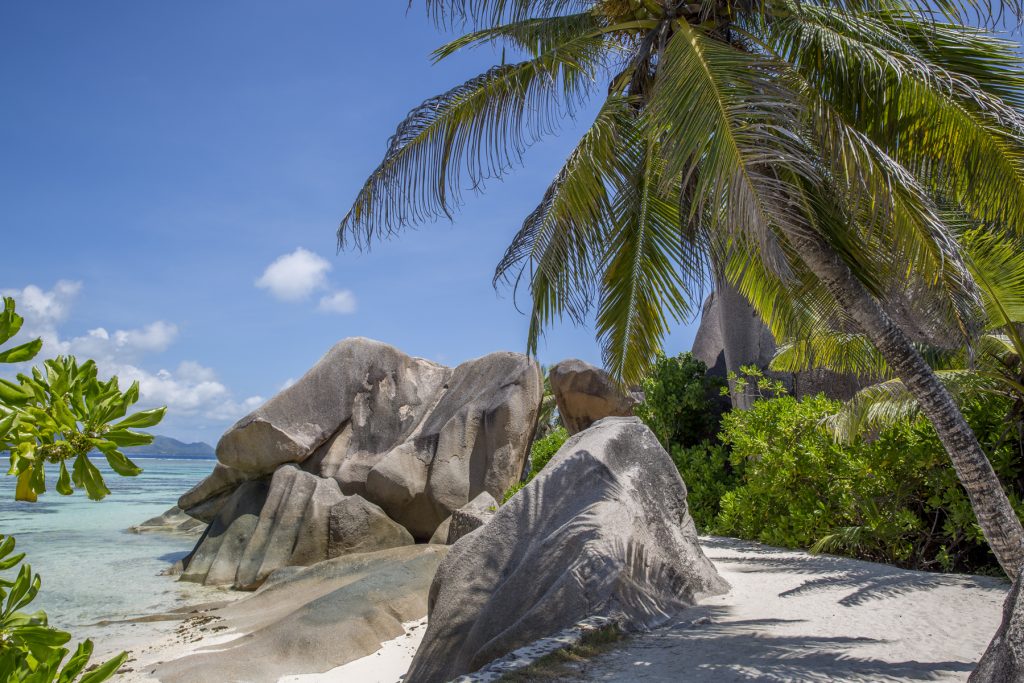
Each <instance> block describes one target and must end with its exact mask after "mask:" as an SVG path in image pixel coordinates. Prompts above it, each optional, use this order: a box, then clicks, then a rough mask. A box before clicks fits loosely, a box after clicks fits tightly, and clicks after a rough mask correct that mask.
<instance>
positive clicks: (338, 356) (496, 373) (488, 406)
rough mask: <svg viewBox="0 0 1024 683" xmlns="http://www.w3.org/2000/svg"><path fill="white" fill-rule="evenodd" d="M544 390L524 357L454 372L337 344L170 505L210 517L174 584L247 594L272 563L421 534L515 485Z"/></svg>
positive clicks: (370, 346) (363, 346)
mask: <svg viewBox="0 0 1024 683" xmlns="http://www.w3.org/2000/svg"><path fill="white" fill-rule="evenodd" d="M542 391H543V385H542V380H541V375H540V368H539V366H538V365H537V364H536V362H534V361H532V360H530V359H528V358H527V357H526V356H523V355H521V354H516V353H507V352H501V353H493V354H490V355H488V356H484V357H482V358H477V359H474V360H471V361H467V362H466V363H463V364H462V365H460V366H458V367H456V368H454V369H452V368H447V367H444V366H442V365H438V364H436V363H432V362H430V361H426V360H423V359H419V358H413V357H411V356H407V355H406V354H404V353H402V352H400V351H398V350H397V349H394V348H392V347H390V346H388V345H386V344H382V343H380V342H375V341H371V340H367V339H360V338H354V339H346V340H344V341H341V342H339V343H338V344H337V345H335V346H334V348H332V349H331V350H330V351H329V352H328V353H327V354H326V355H325V356H324V357H323V358H322V359H321V360H320V361H319V362H317V364H316V365H315V366H314V367H313V368H312V369H310V371H309V372H307V373H306V374H305V375H303V377H302V378H301V379H299V381H298V382H296V383H295V384H294V385H292V386H291V387H289V388H287V389H285V390H283V391H282V392H281V393H279V394H278V395H276V396H274V397H273V398H272V399H270V400H269V401H267V403H266V404H264V405H263V406H261V407H260V408H258V409H257V410H255V411H254V412H253V413H251V414H250V415H248V416H246V417H244V418H242V419H241V420H239V421H238V422H237V423H236V424H235V425H234V426H232V427H231V428H230V429H229V430H228V431H227V432H226V433H225V434H224V436H223V437H222V438H221V440H220V442H219V443H218V445H217V457H218V460H219V463H218V464H217V466H216V467H215V469H214V471H213V473H211V474H210V476H209V477H207V478H206V479H205V480H203V481H202V482H200V483H199V484H198V485H196V486H195V487H194V488H193V489H192V490H190V491H189V492H188V493H186V494H185V495H183V496H182V497H181V499H179V506H180V507H181V508H182V509H183V510H185V512H187V513H188V514H189V515H192V516H194V517H196V518H197V519H201V520H203V521H208V522H211V527H210V529H209V530H208V531H207V533H206V534H205V535H204V536H203V538H202V539H200V542H199V543H198V544H197V547H196V549H195V550H194V552H193V554H192V556H191V557H190V558H188V559H187V562H186V563H185V565H186V566H185V571H184V573H183V578H184V579H186V580H192V581H203V582H205V583H229V584H232V585H235V586H237V587H244V588H254V587H256V586H258V585H259V584H260V582H262V581H263V580H264V579H265V577H266V576H267V575H268V574H269V573H270V572H272V571H274V570H275V569H278V568H280V567H284V566H289V565H309V564H312V563H314V562H319V561H322V560H325V559H328V558H330V557H334V556H336V554H338V553H341V552H365V551H367V550H376V549H380V548H385V547H393V546H396V545H401V544H404V543H407V542H412V541H413V540H420V541H426V540H428V539H430V538H431V537H432V535H433V534H434V533H435V532H436V531H437V529H438V527H439V526H440V525H441V523H442V522H443V521H444V520H447V519H448V518H449V517H450V516H451V514H452V512H454V511H455V510H457V509H459V508H461V507H463V506H464V505H466V504H467V503H468V502H469V501H470V500H472V499H474V498H476V497H477V496H478V495H480V494H481V493H484V492H487V493H489V494H490V495H492V496H500V495H501V494H502V493H503V492H504V491H505V489H506V488H508V487H509V486H510V485H511V484H512V483H513V482H515V481H517V480H518V479H519V477H520V475H521V474H522V472H523V468H524V465H525V463H526V459H527V455H528V449H529V445H530V440H531V436H532V434H533V430H534V426H535V424H536V420H537V413H538V410H539V406H540V400H541V395H542ZM243 490H244V494H239V491H243ZM254 515H255V518H254ZM403 532H404V533H403ZM363 533H365V534H368V536H366V537H361V534H363ZM243 536H245V537H248V536H251V538H248V540H247V541H245V542H244V543H243V541H242V540H241V539H242V537H243ZM232 563H234V564H235V567H234V569H232V568H231V566H230V565H231V564H232Z"/></svg>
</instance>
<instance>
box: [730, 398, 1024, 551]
mask: <svg viewBox="0 0 1024 683" xmlns="http://www.w3.org/2000/svg"><path fill="white" fill-rule="evenodd" d="M839 406H840V404H839V403H838V402H836V401H830V400H828V399H826V398H824V397H823V396H818V397H814V398H805V399H804V400H803V401H797V400H795V399H794V398H792V397H789V396H783V397H779V398H774V399H768V400H762V401H758V402H756V403H755V404H754V406H753V407H752V408H751V409H750V410H748V411H734V412H732V413H729V414H728V415H727V416H726V417H725V419H724V421H723V431H722V440H723V441H724V443H725V444H726V445H727V446H729V447H730V448H731V450H732V453H731V456H730V457H731V464H732V466H733V470H734V473H735V474H736V475H737V476H738V478H739V482H740V485H739V486H737V487H736V488H735V489H733V490H731V491H728V492H726V493H725V494H724V495H723V497H722V500H721V512H720V514H719V515H718V518H717V520H716V521H715V522H714V524H713V527H714V531H715V532H716V533H722V534H728V535H734V536H738V537H740V538H747V539H751V540H757V541H761V542H763V543H768V544H771V545H780V546H786V547H794V548H812V549H814V550H820V551H827V552H835V553H841V554H846V555H851V556H855V557H859V558H862V559H867V560H873V561H879V562H888V563H892V564H897V565H900V566H904V567H910V568H916V569H941V570H943V571H953V570H956V571H991V570H993V569H994V568H995V567H996V566H997V565H996V563H995V560H994V558H993V557H992V555H991V554H990V552H989V551H988V547H987V545H986V544H985V542H984V539H983V538H982V536H981V532H980V530H979V528H978V526H977V522H976V520H975V518H974V514H973V512H972V510H971V507H970V504H969V502H968V500H967V496H966V494H965V493H964V491H963V489H962V488H961V487H960V484H959V482H958V480H957V478H956V475H955V473H954V472H953V469H952V466H951V465H950V462H949V458H948V456H947V455H946V453H945V452H944V450H943V449H942V446H941V444H940V442H939V440H938V438H937V436H936V435H935V432H934V430H933V429H932V428H931V426H930V425H928V424H926V423H924V422H923V421H918V422H914V423H904V424H901V425H898V426H895V427H891V428H888V429H886V430H884V431H882V432H881V433H879V434H877V435H876V436H875V437H874V438H872V439H869V440H861V441H858V442H856V443H854V444H851V445H844V444H840V443H837V442H836V441H834V440H833V439H832V436H831V434H830V433H829V432H828V431H827V430H826V428H825V427H824V426H823V424H822V421H823V419H824V418H826V417H827V416H829V415H831V414H833V413H835V412H836V411H837V410H838V409H839ZM1010 407H1011V406H1010V404H1009V402H1008V401H1005V400H1002V399H991V398H989V399H985V400H984V401H981V402H977V403H974V404H968V405H965V406H963V409H964V413H965V415H966V416H967V418H968V421H969V422H971V425H972V427H973V428H974V429H975V431H976V433H977V434H978V437H979V439H981V441H982V443H983V445H985V447H986V451H987V452H988V453H989V454H990V457H991V459H992V462H993V465H994V467H995V469H996V471H997V473H998V474H999V475H1000V477H1001V478H1002V479H1003V481H1004V483H1005V484H1007V486H1008V488H1009V489H1010V497H1011V501H1012V502H1013V504H1014V505H1015V507H1016V508H1017V509H1018V511H1024V507H1022V506H1021V500H1020V495H1019V492H1020V482H1021V481H1024V464H1022V458H1021V451H1020V449H1021V443H1020V440H1019V439H1018V438H1013V439H1006V438H1004V436H1005V432H1006V416H1007V414H1008V413H1009V410H1010Z"/></svg>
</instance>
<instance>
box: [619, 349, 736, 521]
mask: <svg viewBox="0 0 1024 683" xmlns="http://www.w3.org/2000/svg"><path fill="white" fill-rule="evenodd" d="M725 386H726V382H725V380H724V379H722V378H721V377H712V376H709V375H708V374H707V366H705V365H704V363H702V362H701V361H699V360H697V359H696V358H694V357H693V354H690V353H682V354H679V355H678V356H676V357H674V358H666V357H664V356H662V357H661V358H659V359H658V361H657V362H656V363H655V366H654V369H653V370H652V371H651V374H650V375H649V376H648V378H647V379H646V380H644V383H643V390H644V401H643V403H641V404H640V405H638V406H636V407H635V408H634V409H633V412H634V414H635V415H636V416H637V417H639V418H640V419H641V420H643V421H644V423H645V424H647V426H648V427H650V428H651V431H653V432H654V434H655V436H657V437H658V440H659V441H661V445H662V446H664V447H665V450H667V451H668V453H669V455H671V456H672V461H673V462H674V463H675V465H676V468H677V469H678V470H679V474H680V476H682V478H683V481H684V482H685V483H686V488H687V494H688V495H687V499H688V501H689V505H690V514H691V515H692V516H693V520H694V522H696V524H697V528H698V529H701V530H705V529H709V528H711V526H712V525H713V523H714V520H715V517H716V516H717V515H718V511H719V501H720V500H721V498H722V496H723V495H724V494H725V493H726V491H729V490H730V489H732V488H734V487H735V486H736V484H737V481H736V476H735V474H734V473H733V471H732V465H731V463H730V461H729V451H728V449H727V448H725V447H724V446H722V445H721V444H720V443H719V442H718V437H717V434H718V431H719V428H720V426H721V422H722V415H723V413H724V411H725V410H726V409H727V407H728V405H729V402H728V399H726V398H723V397H722V390H723V388H724V387H725Z"/></svg>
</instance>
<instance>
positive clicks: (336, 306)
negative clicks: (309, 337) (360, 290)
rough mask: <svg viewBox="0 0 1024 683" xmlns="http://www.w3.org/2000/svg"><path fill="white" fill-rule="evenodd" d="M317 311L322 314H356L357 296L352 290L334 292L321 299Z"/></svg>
mask: <svg viewBox="0 0 1024 683" xmlns="http://www.w3.org/2000/svg"><path fill="white" fill-rule="evenodd" d="M317 310H318V311H321V312H322V313H341V314H342V315H345V314H348V313H355V312H356V295H355V294H353V293H352V291H351V290H348V289H343V290H341V291H340V292H332V293H331V294H328V295H327V296H325V297H323V298H321V299H320V304H319V305H318V306H317Z"/></svg>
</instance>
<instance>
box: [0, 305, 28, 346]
mask: <svg viewBox="0 0 1024 683" xmlns="http://www.w3.org/2000/svg"><path fill="white" fill-rule="evenodd" d="M23 322H25V320H24V318H22V317H21V316H20V315H18V314H17V313H15V312H14V299H12V298H11V297H9V296H5V297H4V310H3V312H0V344H3V343H4V342H6V341H7V340H8V339H10V338H11V337H13V336H14V335H16V334H18V331H19V330H20V329H21V324H22V323H23Z"/></svg>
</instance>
